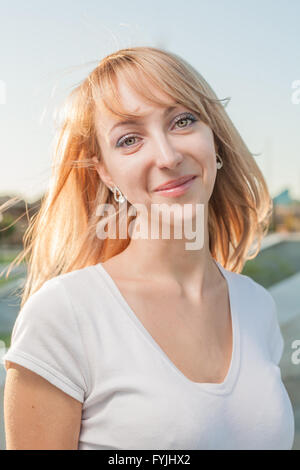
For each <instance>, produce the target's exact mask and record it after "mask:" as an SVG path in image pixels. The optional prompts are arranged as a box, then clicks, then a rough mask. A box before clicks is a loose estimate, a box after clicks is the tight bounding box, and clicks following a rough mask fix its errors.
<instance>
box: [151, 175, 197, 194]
mask: <svg viewBox="0 0 300 470" xmlns="http://www.w3.org/2000/svg"><path fill="white" fill-rule="evenodd" d="M196 178H197V176H196V175H195V176H192V177H191V178H189V179H186V181H185V182H184V183H182V184H180V185H178V186H174V187H173V188H169V189H161V190H159V191H156V192H157V193H158V194H159V195H161V196H165V197H179V196H181V195H183V194H184V193H185V192H186V191H187V190H188V189H189V188H190V187H191V186H192V185H193V182H194V181H195V179H196Z"/></svg>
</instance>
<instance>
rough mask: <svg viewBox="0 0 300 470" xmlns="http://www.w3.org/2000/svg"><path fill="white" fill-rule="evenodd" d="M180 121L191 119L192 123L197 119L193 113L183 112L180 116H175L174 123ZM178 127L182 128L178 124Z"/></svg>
mask: <svg viewBox="0 0 300 470" xmlns="http://www.w3.org/2000/svg"><path fill="white" fill-rule="evenodd" d="M180 121H192V123H193V122H195V121H197V119H196V118H195V116H194V115H193V114H191V113H185V114H181V115H180V116H177V117H176V119H175V124H177V123H178V122H180ZM183 127H187V126H183ZM179 128H180V129H182V126H179Z"/></svg>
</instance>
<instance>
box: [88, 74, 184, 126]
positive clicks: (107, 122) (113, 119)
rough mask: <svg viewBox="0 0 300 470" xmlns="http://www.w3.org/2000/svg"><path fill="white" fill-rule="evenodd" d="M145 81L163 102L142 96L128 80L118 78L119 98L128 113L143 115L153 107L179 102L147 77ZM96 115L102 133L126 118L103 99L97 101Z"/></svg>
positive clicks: (97, 124) (159, 107)
mask: <svg viewBox="0 0 300 470" xmlns="http://www.w3.org/2000/svg"><path fill="white" fill-rule="evenodd" d="M144 82H145V85H146V86H147V88H148V91H150V92H151V94H152V96H153V97H155V99H156V100H158V101H160V102H161V104H157V103H154V102H153V103H152V102H150V101H148V100H146V98H144V97H143V96H141V95H140V94H139V93H138V92H137V91H136V90H135V89H134V88H133V87H132V86H131V85H130V84H129V83H128V82H127V81H125V80H120V79H118V80H117V89H118V94H119V99H120V102H121V105H122V107H123V109H124V110H126V112H127V113H129V114H131V113H138V114H140V115H141V116H142V115H143V114H148V113H151V111H153V109H161V108H166V107H169V106H174V105H177V104H178V103H177V102H176V101H175V100H174V99H173V98H172V97H170V96H168V95H167V94H166V93H164V92H162V91H161V90H158V89H157V88H155V87H154V86H153V85H152V84H151V83H150V82H149V81H147V79H146V78H144ZM95 117H96V127H97V129H98V131H99V132H101V134H105V133H107V132H108V131H109V129H110V128H111V127H112V126H113V125H114V124H116V123H118V122H121V121H123V120H124V118H121V117H119V116H116V115H115V114H113V113H112V112H110V111H109V110H108V109H107V107H106V106H105V105H104V103H103V102H102V101H101V99H100V100H98V101H97V103H96V112H95Z"/></svg>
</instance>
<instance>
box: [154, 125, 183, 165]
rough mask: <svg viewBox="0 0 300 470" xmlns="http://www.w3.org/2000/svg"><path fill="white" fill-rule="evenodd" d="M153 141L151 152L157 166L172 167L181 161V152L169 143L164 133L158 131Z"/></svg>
mask: <svg viewBox="0 0 300 470" xmlns="http://www.w3.org/2000/svg"><path fill="white" fill-rule="evenodd" d="M154 142H155V144H154V147H153V154H154V158H155V163H156V166H157V167H158V168H171V169H173V168H176V166H177V165H178V164H179V163H180V162H182V159H183V157H182V154H181V153H180V152H178V151H177V150H176V148H174V147H173V146H172V145H171V144H170V142H169V140H168V138H167V136H166V135H165V134H164V133H160V134H159V135H158V136H157V138H156V139H154Z"/></svg>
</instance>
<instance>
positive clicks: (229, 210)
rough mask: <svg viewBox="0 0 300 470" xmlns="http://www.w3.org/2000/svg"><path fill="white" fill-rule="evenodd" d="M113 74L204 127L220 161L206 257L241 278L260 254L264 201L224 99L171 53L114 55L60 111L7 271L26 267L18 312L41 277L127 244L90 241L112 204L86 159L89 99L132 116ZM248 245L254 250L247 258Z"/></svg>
mask: <svg viewBox="0 0 300 470" xmlns="http://www.w3.org/2000/svg"><path fill="white" fill-rule="evenodd" d="M137 72H141V74H138V73H137ZM120 74H122V76H123V77H125V78H126V79H127V80H128V81H129V82H128V83H130V84H131V86H132V87H133V88H134V89H135V90H136V91H137V92H138V93H140V95H141V96H143V97H144V98H145V99H146V100H149V101H150V102H155V103H158V104H161V103H159V102H158V101H157V99H156V98H155V97H154V96H152V95H150V94H149V91H148V89H147V87H146V86H145V85H144V84H143V80H142V79H141V77H143V76H144V77H145V78H147V79H148V80H150V81H151V83H153V84H154V86H156V87H157V89H159V90H163V91H164V92H165V93H166V94H167V95H169V96H170V97H172V98H173V99H175V100H176V101H177V102H178V103H181V104H183V105H184V106H186V107H187V108H189V109H191V110H194V111H195V112H196V113H198V115H199V116H200V117H201V119H202V121H203V122H204V123H206V124H207V125H208V126H209V127H210V128H211V129H212V131H213V134H214V139H215V144H216V148H217V150H218V154H219V155H220V156H221V158H222V160H223V163H224V164H223V167H222V170H221V171H220V172H218V174H217V178H216V181H215V186H214V190H213V193H212V196H211V198H210V200H209V204H208V230H209V249H210V252H211V254H212V256H213V257H214V258H215V259H216V260H217V261H219V262H220V263H221V264H222V265H223V266H224V267H225V268H227V269H229V270H231V271H236V272H241V271H242V269H243V266H244V263H245V261H246V260H247V259H252V258H254V257H255V256H256V255H257V253H258V252H259V250H260V244H261V240H262V238H263V237H264V236H265V235H266V233H267V231H268V227H269V223H270V220H271V215H272V208H273V206H272V199H271V197H270V194H269V192H268V188H267V185H266V182H265V179H264V177H263V175H262V173H261V171H260V169H259V167H258V165H257V164H256V162H255V160H254V158H253V155H252V154H251V152H250V151H249V150H248V148H247V146H246V145H245V143H244V141H243V140H242V138H241V136H240V134H239V133H238V131H237V130H236V128H235V126H234V125H233V123H232V121H231V120H230V118H229V116H228V115H227V113H226V111H225V109H224V105H223V103H222V101H224V100H220V99H218V98H217V96H216V94H215V93H214V91H213V90H212V89H211V87H210V86H209V85H208V83H207V82H206V81H205V79H204V78H203V77H202V76H201V74H200V73H199V72H198V71H197V70H195V69H194V68H193V67H192V66H191V65H190V64H188V63H187V62H186V61H185V60H183V59H182V58H181V57H179V56H178V55H176V54H174V53H171V52H168V51H165V50H162V49H157V48H154V47H132V48H127V49H122V50H119V51H117V52H115V53H112V54H110V55H108V56H107V57H105V58H104V59H103V60H101V62H100V63H99V64H98V66H97V67H96V68H95V69H94V70H93V71H92V72H91V73H90V74H89V75H88V76H87V77H86V78H85V79H84V80H83V81H82V82H81V83H80V85H79V86H77V87H76V88H75V89H74V90H73V91H72V92H71V93H70V95H69V96H68V97H67V99H66V102H65V103H64V107H63V108H62V114H61V124H60V126H59V129H58V132H57V135H56V140H55V146H54V155H53V162H52V174H51V179H50V184H49V188H48V190H47V191H46V193H45V195H44V197H43V198H42V203H41V206H40V209H39V211H38V212H37V213H36V214H35V215H34V216H33V217H32V218H31V220H30V223H29V225H28V228H27V230H26V232H25V235H24V238H23V242H24V250H23V251H22V252H21V253H20V254H19V255H18V256H17V257H16V259H15V260H14V261H13V262H12V263H11V266H10V269H11V267H12V265H13V264H14V263H17V264H19V263H20V262H21V261H22V260H23V259H24V258H25V259H26V261H27V278H26V282H25V285H24V289H23V293H22V299H21V306H23V305H24V303H25V302H26V300H27V299H28V297H29V296H30V295H31V294H33V293H34V292H35V291H37V290H38V289H39V288H40V287H41V286H42V285H43V283H44V282H45V281H46V280H48V279H50V278H52V277H54V276H57V275H59V274H63V273H67V272H70V271H73V270H76V269H81V268H84V267H86V266H89V265H93V264H97V263H99V262H104V261H105V260H107V259H109V258H110V257H112V256H114V255H116V254H118V253H120V252H122V251H123V250H124V249H125V248H126V247H127V246H128V244H129V243H130V238H127V239H119V238H116V239H111V238H107V239H100V238H99V237H97V234H96V225H97V223H98V222H99V220H100V219H101V215H97V211H96V208H97V206H98V205H99V204H105V203H109V204H114V205H116V203H115V201H114V199H113V195H112V193H111V192H110V191H109V189H108V188H107V187H106V185H105V184H104V182H103V181H102V180H101V179H100V177H99V175H98V173H97V171H96V169H95V165H94V163H92V160H91V159H92V157H93V156H95V155H96V156H97V158H98V159H99V160H100V159H101V151H100V147H99V143H98V141H97V137H96V129H95V119H94V116H95V109H96V104H97V102H98V100H101V102H102V103H103V104H104V106H105V107H106V108H107V109H108V110H109V111H111V112H112V113H113V114H115V115H116V116H121V117H125V118H127V117H131V116H132V114H130V115H128V114H127V113H126V112H125V110H124V109H122V106H121V103H120V100H119V95H118V90H117V86H116V78H117V77H119V76H120ZM129 206H130V204H129ZM0 209H1V208H0ZM127 222H128V223H129V219H128V221H127ZM255 243H256V250H254V251H253V252H252V253H250V251H251V248H252V249H253V247H254V244H255Z"/></svg>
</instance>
